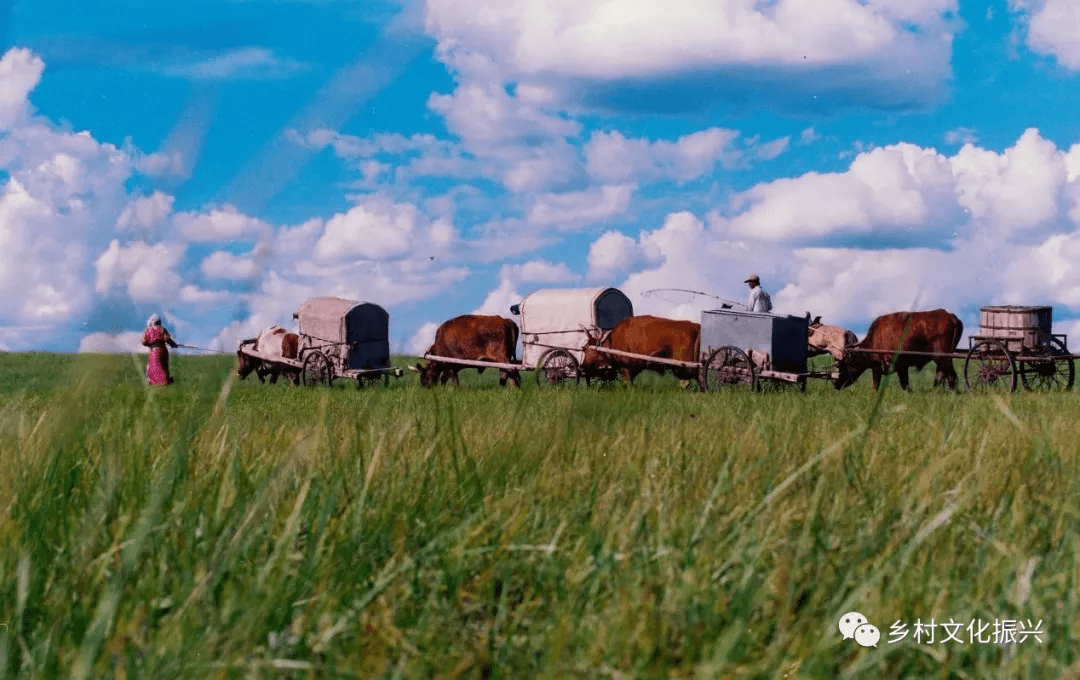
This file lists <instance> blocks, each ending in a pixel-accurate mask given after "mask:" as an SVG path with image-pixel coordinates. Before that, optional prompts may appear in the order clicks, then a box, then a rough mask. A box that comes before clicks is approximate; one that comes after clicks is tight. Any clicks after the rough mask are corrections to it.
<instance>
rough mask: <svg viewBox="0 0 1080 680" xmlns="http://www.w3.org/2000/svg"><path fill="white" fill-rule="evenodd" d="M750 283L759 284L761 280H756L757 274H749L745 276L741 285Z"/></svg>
mask: <svg viewBox="0 0 1080 680" xmlns="http://www.w3.org/2000/svg"><path fill="white" fill-rule="evenodd" d="M751 281H757V282H758V283H761V279H759V278H758V275H757V274H751V275H750V276H747V277H746V280H745V281H743V283H750V282H751Z"/></svg>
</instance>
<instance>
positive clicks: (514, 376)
mask: <svg viewBox="0 0 1080 680" xmlns="http://www.w3.org/2000/svg"><path fill="white" fill-rule="evenodd" d="M517 341H518V326H517V324H516V323H514V322H513V321H511V320H510V319H505V318H503V317H501V316H481V315H477V314H466V315H464V316H459V317H456V318H454V319H450V320H449V321H447V322H445V323H443V325H441V326H439V330H438V331H436V333H435V344H434V345H432V346H431V349H429V350H428V351H427V354H431V355H434V356H440V357H448V358H452V359H467V360H471V361H490V362H492V363H500V364H509V363H513V362H514V353H515V350H516V348H517ZM463 368H476V372H477V373H483V372H484V367H482V366H481V367H473V366H461V365H455V364H450V363H446V362H442V361H431V360H428V363H427V366H421V365H420V364H419V363H418V364H416V370H417V371H418V372H419V373H420V384H421V385H423V386H424V387H431V386H432V385H434V384H435V383H436V382H441V383H442V384H443V385H445V384H446V382H447V381H448V380H449V379H450V378H453V379H454V384H455V385H461V383H460V382H458V371H460V370H462V369H463ZM507 379H510V380H512V381H513V383H514V386H515V387H520V386H521V374H520V373H519V372H518V371H517V369H505V368H500V369H499V384H500V385H506V381H507Z"/></svg>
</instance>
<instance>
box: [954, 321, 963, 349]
mask: <svg viewBox="0 0 1080 680" xmlns="http://www.w3.org/2000/svg"><path fill="white" fill-rule="evenodd" d="M953 318H954V319H956V333H955V334H954V336H953V338H952V350H951V351H954V352H955V351H956V348H957V347H959V346H960V338H962V337H963V336H964V322H963V321H961V320H960V317H958V316H956V315H955V314H953Z"/></svg>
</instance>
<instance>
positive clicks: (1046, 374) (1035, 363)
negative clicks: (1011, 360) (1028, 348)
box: [1017, 338, 1076, 392]
mask: <svg viewBox="0 0 1080 680" xmlns="http://www.w3.org/2000/svg"><path fill="white" fill-rule="evenodd" d="M1046 350H1047V351H1046V354H1044V355H1041V356H1039V357H1037V358H1032V359H1028V358H1026V357H1025V358H1023V359H1021V360H1018V361H1017V364H1018V365H1019V371H1020V379H1021V381H1022V382H1023V383H1024V388H1025V389H1027V390H1040V391H1051V392H1055V391H1064V390H1069V389H1072V386H1073V380H1074V378H1075V370H1076V369H1075V366H1074V364H1073V358H1072V356H1070V355H1069V353H1068V352H1067V351H1066V349H1065V345H1063V344H1062V342H1061V340H1058V339H1057V338H1052V339H1051V340H1050V342H1049V344H1048V345H1047V348H1046Z"/></svg>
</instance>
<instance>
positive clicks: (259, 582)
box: [0, 354, 1080, 679]
mask: <svg viewBox="0 0 1080 680" xmlns="http://www.w3.org/2000/svg"><path fill="white" fill-rule="evenodd" d="M141 361H142V360H141V359H139V358H133V357H126V356H120V357H90V356H84V357H73V356H57V355H26V354H23V355H14V354H0V456H2V460H3V461H4V463H5V466H6V474H4V475H3V476H0V502H2V504H3V505H2V507H3V510H4V514H3V519H2V524H0V574H2V575H3V578H2V579H0V672H2V673H0V674H2V675H4V676H10V677H25V678H32V677H61V676H63V677H75V678H104V677H108V678H112V677H117V678H206V677H236V678H240V677H244V678H248V677H255V678H271V677H274V678H286V677H290V678H306V677H325V678H330V677H358V678H429V677H439V678H525V677H529V678H829V679H832V678H973V679H974V678H979V679H982V678H1025V679H1026V678H1031V679H1035V678H1039V679H1043V678H1076V677H1078V676H1080V666H1078V659H1080V657H1078V649H1080V647H1078V644H1077V642H1078V638H1080V617H1078V614H1080V606H1078V588H1080V505H1078V500H1080V493H1078V491H1080V482H1078V480H1080V476H1078V474H1077V461H1078V449H1080V445H1078V443H1077V442H1078V438H1077V432H1078V428H1077V423H1078V420H1080V395H1078V394H1071V393H1067V394H1025V393H1017V394H1015V395H1004V397H1001V396H997V397H995V396H993V395H968V394H962V393H961V394H951V393H948V392H942V391H938V392H934V391H932V390H931V389H930V388H929V386H928V384H927V381H928V380H929V378H930V376H929V375H918V380H917V381H916V383H915V392H914V393H913V394H904V393H901V392H900V391H899V390H898V389H897V387H896V386H895V384H890V385H888V386H887V387H886V389H885V390H884V391H883V392H882V393H881V399H880V401H878V400H877V398H876V397H875V395H874V393H873V391H872V390H871V388H870V386H869V385H868V382H869V379H868V377H864V380H863V381H861V382H860V383H859V384H858V385H856V386H855V387H853V388H851V389H850V390H845V391H844V392H841V393H835V392H833V391H832V390H831V387H829V386H828V385H825V384H811V386H810V388H809V389H808V390H807V392H806V393H805V394H801V393H782V394H770V395H761V394H750V393H742V394H734V393H711V394H705V395H701V394H692V393H685V392H682V391H680V390H679V389H678V387H677V385H676V384H675V383H674V382H673V381H672V380H668V379H659V378H655V377H652V376H643V378H642V379H641V380H642V384H641V385H640V386H635V388H634V389H632V390H625V389H621V388H614V389H612V388H605V389H597V388H591V389H586V388H585V387H584V386H582V387H580V388H578V389H571V390H554V391H544V390H541V389H538V388H536V387H535V385H534V384H533V383H532V382H531V376H530V375H528V374H527V375H526V377H527V378H528V379H527V380H526V382H525V385H524V388H523V389H521V390H513V389H503V388H499V387H498V385H497V384H496V382H497V376H495V375H491V372H490V371H488V372H486V373H485V374H484V375H483V376H481V377H479V378H477V377H475V376H476V374H475V372H469V373H463V374H462V378H463V384H464V386H463V387H462V388H460V389H456V388H453V387H448V388H436V389H434V390H422V389H420V388H418V387H417V386H416V379H415V376H412V375H411V374H409V375H407V377H406V378H404V379H402V380H400V381H395V382H394V383H393V384H392V385H391V386H390V387H389V388H382V387H377V388H374V389H366V388H365V389H364V390H356V389H355V388H353V387H351V386H346V385H344V384H341V385H335V386H334V387H333V388H331V389H302V388H295V387H292V386H291V385H286V384H279V385H276V386H269V385H259V384H258V383H257V382H252V381H251V380H250V379H249V381H246V382H235V381H233V380H232V379H231V378H230V377H229V374H230V372H231V368H232V360H231V359H230V358H229V357H221V358H189V357H182V356H181V357H174V360H173V361H174V373H175V374H176V376H177V383H176V384H175V385H172V386H170V387H168V388H165V389H160V388H158V389H148V388H146V387H145V386H143V385H142V377H141V371H142V364H141ZM403 361H404V360H403ZM852 610H854V611H858V612H861V613H862V614H864V615H865V616H867V617H868V618H869V619H870V621H871V623H874V624H876V625H877V626H878V628H880V630H881V640H880V642H879V643H878V646H877V647H876V648H863V647H861V646H859V645H858V644H856V643H855V641H853V640H844V639H842V636H841V635H840V632H839V631H838V629H837V622H838V620H839V618H840V616H841V615H842V614H844V613H846V612H849V611H852ZM950 618H951V619H952V620H953V621H955V622H960V623H962V624H963V625H964V626H965V628H964V629H962V630H960V631H959V633H958V637H960V639H961V640H962V641H963V643H959V642H956V641H949V642H947V643H944V644H943V643H942V642H941V640H942V638H943V637H944V629H943V628H941V627H940V626H939V627H938V628H936V629H935V642H934V643H933V644H928V643H927V642H926V639H925V638H924V639H923V641H922V642H921V643H917V642H915V641H914V640H913V633H914V626H915V622H916V620H917V619H919V620H921V621H922V622H924V623H925V622H927V621H928V620H929V619H934V620H935V622H936V623H941V622H942V621H948V620H949V619H950ZM976 619H981V620H982V621H983V622H989V623H990V624H991V627H990V629H989V630H988V631H987V632H986V635H989V636H991V637H992V635H993V625H992V624H993V622H994V620H995V619H998V620H1004V619H1011V620H1021V621H1023V624H1024V625H1023V626H1022V627H1027V621H1028V620H1029V619H1030V620H1031V622H1032V623H1035V622H1038V621H1041V622H1042V624H1041V631H1042V635H1041V639H1042V642H1041V643H1040V642H1038V641H1036V640H1035V639H1033V638H1028V639H1027V640H1026V641H1025V642H1023V643H1022V644H1007V645H1001V644H998V645H995V644H992V643H987V644H979V643H978V642H976V643H974V644H972V643H970V642H969V633H968V630H967V629H966V625H967V623H968V622H970V621H972V620H976ZM897 620H900V621H903V622H905V623H906V624H907V628H908V636H907V637H906V638H905V639H903V640H901V641H899V642H893V643H890V642H889V640H890V639H895V638H893V637H891V636H890V626H891V625H892V624H893V622H894V621H897Z"/></svg>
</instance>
